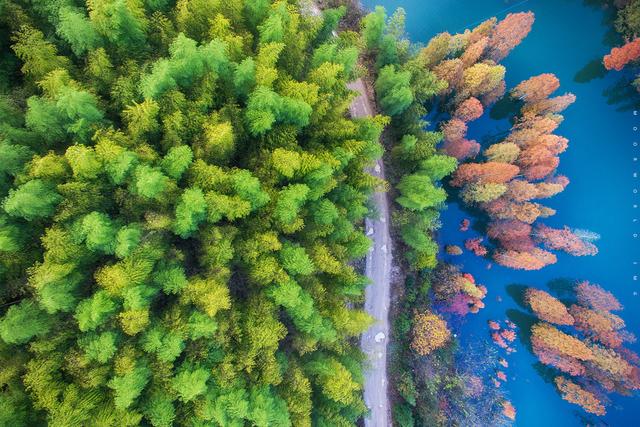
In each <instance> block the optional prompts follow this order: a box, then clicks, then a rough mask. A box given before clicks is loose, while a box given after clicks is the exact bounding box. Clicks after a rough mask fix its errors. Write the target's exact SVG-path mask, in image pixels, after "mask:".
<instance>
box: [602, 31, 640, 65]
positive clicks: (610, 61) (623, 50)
mask: <svg viewBox="0 0 640 427" xmlns="http://www.w3.org/2000/svg"><path fill="white" fill-rule="evenodd" d="M638 59H640V38H638V39H635V40H634V41H631V42H629V43H627V44H625V45H624V46H621V47H614V48H613V49H611V53H609V54H608V55H606V56H605V57H604V61H603V62H604V66H605V68H606V69H607V70H617V71H620V70H622V69H623V68H624V67H625V65H627V64H628V63H630V62H633V61H636V60H638Z"/></svg>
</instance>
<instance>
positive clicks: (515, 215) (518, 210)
mask: <svg viewBox="0 0 640 427" xmlns="http://www.w3.org/2000/svg"><path fill="white" fill-rule="evenodd" d="M482 208H483V209H484V210H485V211H486V212H487V213H488V214H489V216H491V217H493V218H496V219H502V220H509V219H512V220H518V221H520V222H525V223H527V224H533V223H534V222H535V221H536V220H537V219H538V218H539V217H542V218H547V217H550V216H552V215H554V214H555V211H554V210H553V209H551V208H548V207H546V206H542V205H541V204H539V203H531V202H524V203H516V202H513V201H511V200H509V199H508V198H506V197H499V198H497V199H495V200H492V201H491V202H488V203H484V204H483V205H482Z"/></svg>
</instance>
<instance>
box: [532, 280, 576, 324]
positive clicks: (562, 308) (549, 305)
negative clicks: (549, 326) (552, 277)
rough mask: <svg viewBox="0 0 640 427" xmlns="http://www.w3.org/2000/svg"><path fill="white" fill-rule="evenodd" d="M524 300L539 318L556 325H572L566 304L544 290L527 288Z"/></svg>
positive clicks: (572, 320) (571, 318)
mask: <svg viewBox="0 0 640 427" xmlns="http://www.w3.org/2000/svg"><path fill="white" fill-rule="evenodd" d="M524 300H525V302H526V303H527V304H528V305H529V307H531V311H533V312H534V313H535V315H536V316H538V318H539V319H540V320H544V321H545V322H549V323H555V324H556V325H572V324H573V322H574V319H573V317H572V316H571V314H569V311H568V310H567V306H566V305H564V304H563V303H562V302H561V301H560V300H558V299H557V298H555V297H553V296H551V295H549V294H548V293H547V292H545V291H542V290H539V289H534V288H528V289H527V290H526V291H525V294H524Z"/></svg>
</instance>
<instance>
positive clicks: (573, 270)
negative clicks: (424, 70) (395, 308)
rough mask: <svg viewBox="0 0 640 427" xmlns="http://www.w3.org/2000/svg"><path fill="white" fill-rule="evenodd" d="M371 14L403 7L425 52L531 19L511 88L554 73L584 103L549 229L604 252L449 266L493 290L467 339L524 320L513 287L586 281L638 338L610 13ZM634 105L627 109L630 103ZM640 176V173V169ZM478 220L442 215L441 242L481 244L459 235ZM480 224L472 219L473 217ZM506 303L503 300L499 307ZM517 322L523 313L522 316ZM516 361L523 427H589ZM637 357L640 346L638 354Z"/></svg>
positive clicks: (475, 133) (609, 419)
mask: <svg viewBox="0 0 640 427" xmlns="http://www.w3.org/2000/svg"><path fill="white" fill-rule="evenodd" d="M364 3H365V5H366V6H367V7H373V6H374V5H376V4H381V5H383V6H385V7H386V8H387V10H388V11H391V10H393V9H395V8H396V7H400V6H401V7H404V8H405V10H406V12H407V31H408V33H409V36H410V38H411V39H412V41H414V42H422V43H425V42H426V41H428V40H429V38H431V37H432V36H433V35H435V34H437V33H439V32H442V31H449V32H461V31H463V30H464V29H465V28H468V27H472V26H474V25H475V24H477V23H479V22H481V21H483V20H484V19H486V18H489V17H491V16H498V17H500V18H503V17H504V15H506V14H507V13H508V12H517V11H527V10H531V11H533V12H534V13H535V14H536V22H535V24H534V26H533V30H532V32H531V34H529V36H528V37H527V38H526V39H525V41H524V42H523V43H522V44H521V45H520V46H519V47H517V48H516V49H515V50H514V51H513V52H512V53H511V55H510V56H509V57H508V58H507V59H506V60H505V61H503V64H504V65H505V66H506V67H507V76H506V81H507V85H508V87H513V86H514V85H516V84H517V83H519V82H520V81H522V80H524V79H527V78H529V77H531V76H533V75H537V74H540V73H543V72H551V73H555V74H556V75H557V76H558V78H560V81H561V83H562V85H561V88H560V91H559V92H566V91H570V92H573V93H574V94H575V95H576V96H577V102H576V103H575V104H574V105H572V106H571V107H569V109H568V110H566V111H565V113H564V116H565V121H564V123H563V124H562V125H561V127H560V128H559V130H558V131H557V133H558V134H559V135H562V136H565V137H566V138H568V139H569V140H570V145H569V149H568V151H567V152H565V153H564V154H563V155H562V156H561V163H560V167H559V172H560V173H562V174H564V175H567V176H568V177H569V178H570V179H571V184H570V185H569V186H568V187H567V189H566V190H565V192H564V193H562V194H560V195H558V196H556V197H554V198H553V199H550V200H549V201H548V203H547V204H548V205H549V206H550V207H552V208H554V209H556V210H557V211H558V213H557V214H556V215H555V216H554V217H552V218H550V219H548V220H546V223H547V224H549V225H551V226H556V227H560V226H562V225H564V224H567V225H570V226H572V227H576V228H586V229H590V230H592V231H595V232H598V233H600V234H601V235H602V239H601V240H600V241H599V242H598V247H599V249H600V253H599V254H598V255H597V256H595V257H580V258H577V257H570V256H568V255H563V254H560V255H559V257H558V263H557V264H555V265H553V266H549V267H547V268H545V269H543V270H541V271H537V272H520V271H513V270H509V269H505V268H502V267H499V266H493V268H492V269H491V270H487V268H486V266H487V260H484V259H481V258H477V257H474V256H472V255H468V254H467V253H466V252H465V255H463V256H461V257H455V258H449V259H448V260H450V261H452V262H455V263H458V264H463V265H464V267H465V270H466V271H469V272H471V273H472V274H473V275H474V276H475V277H476V279H477V281H478V282H480V283H483V284H485V285H486V286H487V288H488V289H489V294H488V296H487V298H486V300H485V303H486V304H487V307H486V308H485V309H483V310H482V311H481V312H480V314H478V315H469V316H468V319H467V320H466V323H465V324H464V325H463V326H462V328H461V334H462V337H461V340H462V341H463V343H464V341H473V340H477V339H485V338H487V337H488V332H487V327H486V322H487V320H488V319H496V320H504V319H506V318H507V313H509V315H510V316H512V317H514V310H518V311H522V309H521V308H520V307H519V306H518V304H517V303H516V302H515V301H514V300H513V298H512V297H510V296H509V294H508V292H507V287H508V286H509V285H514V284H520V285H533V286H536V287H539V288H542V289H547V288H548V284H549V282H551V281H553V280H556V279H560V278H565V279H570V280H575V279H587V280H590V281H592V282H595V283H599V284H601V285H602V286H603V287H605V288H606V289H608V290H610V291H612V292H613V293H614V294H615V295H616V296H617V297H618V298H619V300H620V301H621V302H622V304H623V305H624V306H625V310H624V311H623V312H622V317H623V318H624V319H625V320H626V322H627V326H628V329H629V330H630V331H632V332H634V333H636V334H638V333H639V332H640V296H636V295H635V294H634V292H635V291H638V284H639V283H640V282H638V281H634V280H633V276H634V275H636V274H639V270H640V269H639V268H638V265H634V264H633V263H634V262H637V261H640V243H639V242H640V240H639V239H638V238H634V237H633V233H634V232H640V226H639V225H638V224H639V223H635V224H634V223H633V218H634V213H635V215H636V217H640V208H636V209H634V208H633V204H634V203H640V200H639V199H638V197H637V196H634V194H633V189H634V184H635V185H636V186H640V184H638V182H637V181H638V180H637V179H634V178H633V170H634V164H635V165H636V166H637V165H638V163H637V162H636V163H634V161H633V156H634V155H636V156H640V151H639V149H638V148H634V147H633V145H632V144H633V142H634V138H635V140H638V141H640V132H638V131H635V132H634V130H633V127H634V126H640V116H634V113H633V109H632V108H629V106H628V105H627V104H629V102H628V100H630V99H631V100H632V101H635V100H636V99H635V98H629V97H626V98H625V96H624V93H621V92H620V91H617V90H615V86H616V84H617V83H619V82H620V80H621V78H623V77H624V76H625V75H624V74H623V73H609V74H607V75H604V76H603V75H602V74H603V72H602V70H600V68H599V67H598V66H597V63H598V62H599V60H600V58H602V56H603V55H604V54H605V53H607V52H608V51H609V49H610V46H611V44H612V43H617V41H616V39H615V35H614V34H612V33H611V31H610V27H609V25H608V23H607V19H608V17H610V14H609V13H608V12H607V11H605V10H603V9H602V8H601V7H600V6H598V5H593V4H594V3H597V2H593V1H592V2H588V1H585V2H583V1H579V0H529V1H524V2H523V1H504V0H482V1H478V0H476V1H473V0H458V1H455V0H426V1H425V0H404V1H399V0H394V1H392V0H388V1H371V0H367V1H365V2H364ZM624 99H626V100H627V101H624V102H623V100H624ZM508 128H509V124H508V123H507V121H506V120H492V119H491V118H489V117H484V118H483V119H481V120H479V121H477V122H475V123H473V124H472V125H471V126H470V132H469V135H470V138H475V139H478V141H480V140H482V138H483V137H485V136H489V135H491V134H495V133H499V132H501V131H504V130H506V129H508ZM634 150H636V151H635V152H634ZM636 169H640V168H638V167H636ZM464 217H470V214H468V213H465V212H462V211H461V210H460V208H459V207H458V206H457V205H456V204H451V205H450V206H449V209H448V210H447V211H446V212H445V213H444V214H443V221H444V227H443V229H442V232H441V240H442V243H453V244H458V245H462V242H463V241H464V239H466V238H469V237H473V236H474V235H475V234H474V232H473V231H470V232H467V233H464V234H463V233H460V232H459V231H458V224H459V222H460V220H461V219H462V218H464ZM470 218H471V219H473V218H472V217H470ZM499 300H501V301H499ZM516 317H517V314H516ZM516 348H517V352H516V353H514V354H512V355H511V356H509V357H507V359H508V361H509V363H510V367H509V368H508V369H507V370H506V372H507V374H508V376H509V381H508V383H507V384H506V385H504V386H503V387H506V389H507V390H508V392H509V395H510V397H511V400H512V402H513V403H514V405H515V406H516V409H517V411H518V415H517V422H516V425H517V426H532V427H533V426H579V425H582V423H581V421H580V419H579V414H580V413H581V411H580V410H579V408H578V407H577V406H575V405H571V404H569V403H567V402H565V401H563V400H562V399H561V398H560V396H559V395H557V393H556V392H555V387H554V385H553V384H551V383H549V382H545V380H544V379H543V378H542V376H541V375H540V374H539V373H538V371H537V370H536V369H535V367H534V363H535V359H534V357H532V355H531V354H530V353H529V351H528V350H527V349H526V347H525V346H524V345H523V344H522V343H521V342H519V341H518V343H517V347H516ZM631 348H632V349H633V350H635V351H636V352H637V351H639V350H640V347H639V346H638V345H637V344H634V345H631ZM601 420H602V421H604V422H605V423H606V424H605V425H610V426H637V425H640V400H638V398H637V397H620V396H618V395H612V402H611V405H610V406H609V407H608V414H607V415H606V416H605V417H602V418H601Z"/></svg>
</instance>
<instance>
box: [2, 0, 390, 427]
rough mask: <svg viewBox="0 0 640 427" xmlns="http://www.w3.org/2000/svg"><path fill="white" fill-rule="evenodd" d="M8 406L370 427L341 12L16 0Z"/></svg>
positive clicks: (9, 126) (7, 45) (364, 155)
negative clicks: (364, 420)
mask: <svg viewBox="0 0 640 427" xmlns="http://www.w3.org/2000/svg"><path fill="white" fill-rule="evenodd" d="M0 11H1V16H2V17H1V18H0V28H1V29H0V34H1V35H2V40H1V41H0V48H1V49H2V58H1V59H0V64H1V65H2V70H1V74H0V93H1V96H0V123H1V127H0V140H1V144H0V171H1V184H0V188H1V189H0V192H1V195H2V198H3V202H2V213H1V214H0V277H1V279H0V280H1V281H2V282H3V283H4V284H5V286H2V287H1V289H0V304H1V305H2V311H3V312H4V314H3V316H2V320H1V321H0V337H1V338H2V339H1V340H0V360H1V361H2V362H1V363H2V365H3V368H2V372H1V373H0V384H1V385H2V387H1V388H0V425H3V426H20V425H41V424H47V425H51V426H65V427H68V426H88V425H91V426H132V425H140V424H142V425H153V426H170V425H189V426H205V425H223V426H241V425H247V424H249V425H257V426H288V425H298V426H305V425H311V424H314V425H323V426H340V425H353V424H354V423H355V421H356V420H357V419H358V418H360V417H361V416H362V414H363V413H364V412H365V406H364V404H363V401H362V397H361V391H362V390H361V388H362V372H361V371H362V360H363V358H362V354H361V353H360V351H359V350H358V346H357V337H358V335H359V334H360V333H361V332H362V331H363V330H364V329H366V327H367V326H368V325H369V323H370V322H371V319H370V318H369V317H368V316H367V315H366V314H365V313H364V312H363V311H362V310H360V309H356V308H353V307H358V303H359V301H361V298H362V292H363V288H364V286H365V285H366V284H367V281H366V279H365V278H364V277H363V276H362V275H360V274H358V273H357V272H356V270H355V269H354V267H353V266H352V263H351V261H352V260H356V259H359V258H361V257H362V256H363V255H364V254H365V253H366V251H367V250H368V247H369V244H370V243H369V240H368V239H367V238H366V237H365V235H364V234H363V232H362V230H361V227H360V228H359V227H358V224H360V223H361V222H362V219H363V217H364V216H365V215H367V213H368V212H369V207H368V205H367V201H368V198H369V196H370V194H371V193H372V191H373V190H374V189H375V188H376V187H379V186H382V185H383V183H382V182H379V181H378V180H376V179H374V178H372V177H371V176H370V175H369V174H367V173H366V172H365V171H364V167H365V166H367V165H368V164H370V163H371V162H372V160H374V159H376V158H377V157H379V156H380V155H381V146H380V144H379V143H378V138H379V135H380V133H381V131H382V127H383V125H384V122H385V121H384V119H381V118H373V119H358V120H352V119H350V118H348V115H347V114H346V111H347V108H348V106H349V103H350V101H351V99H352V98H353V96H354V95H353V93H352V92H351V91H349V90H348V89H347V88H346V86H345V85H346V83H347V82H348V81H351V80H353V78H354V76H355V75H356V73H357V72H358V66H357V63H356V62H357V59H358V53H359V51H358V43H359V42H358V35H357V34H355V33H350V32H345V33H341V34H340V36H339V37H333V36H332V32H333V30H334V29H335V28H336V25H337V23H338V20H339V18H340V17H341V16H342V14H343V13H344V9H335V10H327V11H326V12H325V13H324V15H323V16H320V17H314V16H312V15H309V14H305V13H302V11H301V10H300V8H299V6H298V5H297V4H296V2H286V1H278V2H271V1H267V0H251V1H243V0H225V1H218V0H213V1H211V0H195V1H193V0H180V1H178V2H177V3H173V2H168V1H163V0H160V1H156V0H151V1H144V2H143V1H140V0H126V1H125V0H114V1H111V0H109V1H102V0H95V1H93V0H91V1H89V2H87V3H86V5H84V4H83V5H82V6H81V5H80V3H77V2H74V1H71V0H69V1H67V0H61V1H36V2H27V1H20V0H18V1H14V0H2V1H0Z"/></svg>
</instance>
